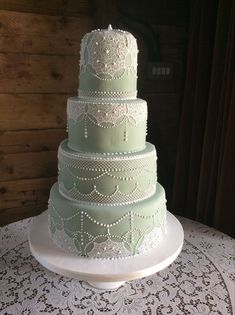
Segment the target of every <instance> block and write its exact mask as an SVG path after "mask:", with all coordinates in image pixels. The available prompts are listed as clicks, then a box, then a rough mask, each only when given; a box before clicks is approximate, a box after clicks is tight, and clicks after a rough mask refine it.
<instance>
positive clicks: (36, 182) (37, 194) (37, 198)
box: [0, 177, 56, 210]
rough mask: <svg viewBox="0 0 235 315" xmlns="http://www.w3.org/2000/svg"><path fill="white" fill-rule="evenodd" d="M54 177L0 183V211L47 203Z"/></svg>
mask: <svg viewBox="0 0 235 315" xmlns="http://www.w3.org/2000/svg"><path fill="white" fill-rule="evenodd" d="M54 182H56V177H49V178H34V179H23V180H17V181H7V182H0V196H1V203H0V210H3V209H11V208H19V207H21V206H23V207H24V206H30V205H32V206H35V204H37V203H47V201H48V197H49V196H48V192H49V190H50V188H51V186H52V185H53V183H54Z"/></svg>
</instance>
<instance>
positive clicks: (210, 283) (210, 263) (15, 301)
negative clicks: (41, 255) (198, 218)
mask: <svg viewBox="0 0 235 315" xmlns="http://www.w3.org/2000/svg"><path fill="white" fill-rule="evenodd" d="M178 219H179V220H180V222H181V224H182V225H183V228H184V233H185V241H184V246H183V250H182V252H181V253H180V255H179V256H178V258H177V259H176V260H175V261H174V263H172V264H171V265H170V266H169V267H167V268H166V269H164V270H162V271H160V272H159V273H157V274H154V275H151V276H148V277H145V278H142V279H139V280H134V281H130V282H126V283H125V284H124V285H123V286H121V287H119V288H118V289H117V290H110V291H100V290H99V289H95V288H92V287H91V286H90V285H89V284H87V283H86V282H83V281H78V280H74V279H70V278H67V277H64V276H60V275H57V274H55V273H53V272H51V271H49V270H47V269H45V268H44V267H42V266H41V265H40V264H39V263H38V262H37V261H36V260H35V259H34V258H33V256H32V255H31V253H30V249H29V245H28V238H27V236H28V231H29V228H30V225H31V223H32V218H30V219H25V220H22V221H19V222H16V223H12V224H9V225H7V226H5V227H3V228H1V229H0V314H1V315H4V314H5V315H11V314H17V315H18V314H23V315H24V314H30V315H33V314H54V315H59V314H61V315H67V314H75V315H76V314H78V315H80V314H81V315H85V314H87V315H93V314H94V315H95V314H105V315H106V314H110V315H111V314H112V315H114V314H138V315H141V314H145V315H150V314H154V315H159V314H177V315H179V314H197V315H199V314H201V315H205V314H210V315H212V314H221V315H225V314H234V313H233V312H234V311H235V305H234V301H235V299H234V297H235V241H234V240H233V239H232V238H230V237H229V236H227V235H225V234H223V233H221V232H218V231H217V230H215V229H212V228H209V227H207V226H205V225H202V224H200V223H197V222H194V221H191V220H188V219H185V218H181V217H178Z"/></svg>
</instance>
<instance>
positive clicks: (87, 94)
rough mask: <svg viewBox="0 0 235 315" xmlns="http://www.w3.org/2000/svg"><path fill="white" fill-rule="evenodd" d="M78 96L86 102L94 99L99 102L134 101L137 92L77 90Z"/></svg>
mask: <svg viewBox="0 0 235 315" xmlns="http://www.w3.org/2000/svg"><path fill="white" fill-rule="evenodd" d="M78 96H79V97H80V98H85V99H86V100H89V99H90V100H91V101H93V100H94V99H96V98H99V99H100V100H102V99H103V100H106V99H108V100H116V99H119V100H132V99H136V96H137V91H136V90H135V91H95V90H82V89H78Z"/></svg>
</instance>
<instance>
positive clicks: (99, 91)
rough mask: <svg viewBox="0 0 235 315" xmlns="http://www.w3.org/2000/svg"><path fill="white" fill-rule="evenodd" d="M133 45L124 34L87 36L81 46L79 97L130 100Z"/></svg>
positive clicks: (134, 76) (110, 32)
mask: <svg viewBox="0 0 235 315" xmlns="http://www.w3.org/2000/svg"><path fill="white" fill-rule="evenodd" d="M137 53H138V49H137V44H136V39H135V38H134V36H133V35H132V34H130V33H128V32H126V31H122V30H117V29H115V30H113V29H112V27H111V26H109V27H108V29H102V30H99V29H98V30H94V31H92V32H90V33H87V34H86V35H85V36H84V37H83V39H82V43H81V56H80V85H79V90H78V96H79V97H85V98H87V97H95V98H96V97H102V98H119V99H134V98H136V94H137V93H136V83H137Z"/></svg>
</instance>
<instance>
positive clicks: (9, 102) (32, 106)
mask: <svg viewBox="0 0 235 315" xmlns="http://www.w3.org/2000/svg"><path fill="white" fill-rule="evenodd" d="M67 98H68V94H65V95H59V94H0V104H1V106H0V130H1V131H7V130H28V129H49V128H56V129H60V128H64V129H65V126H66V121H67V116H66V102H67Z"/></svg>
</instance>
